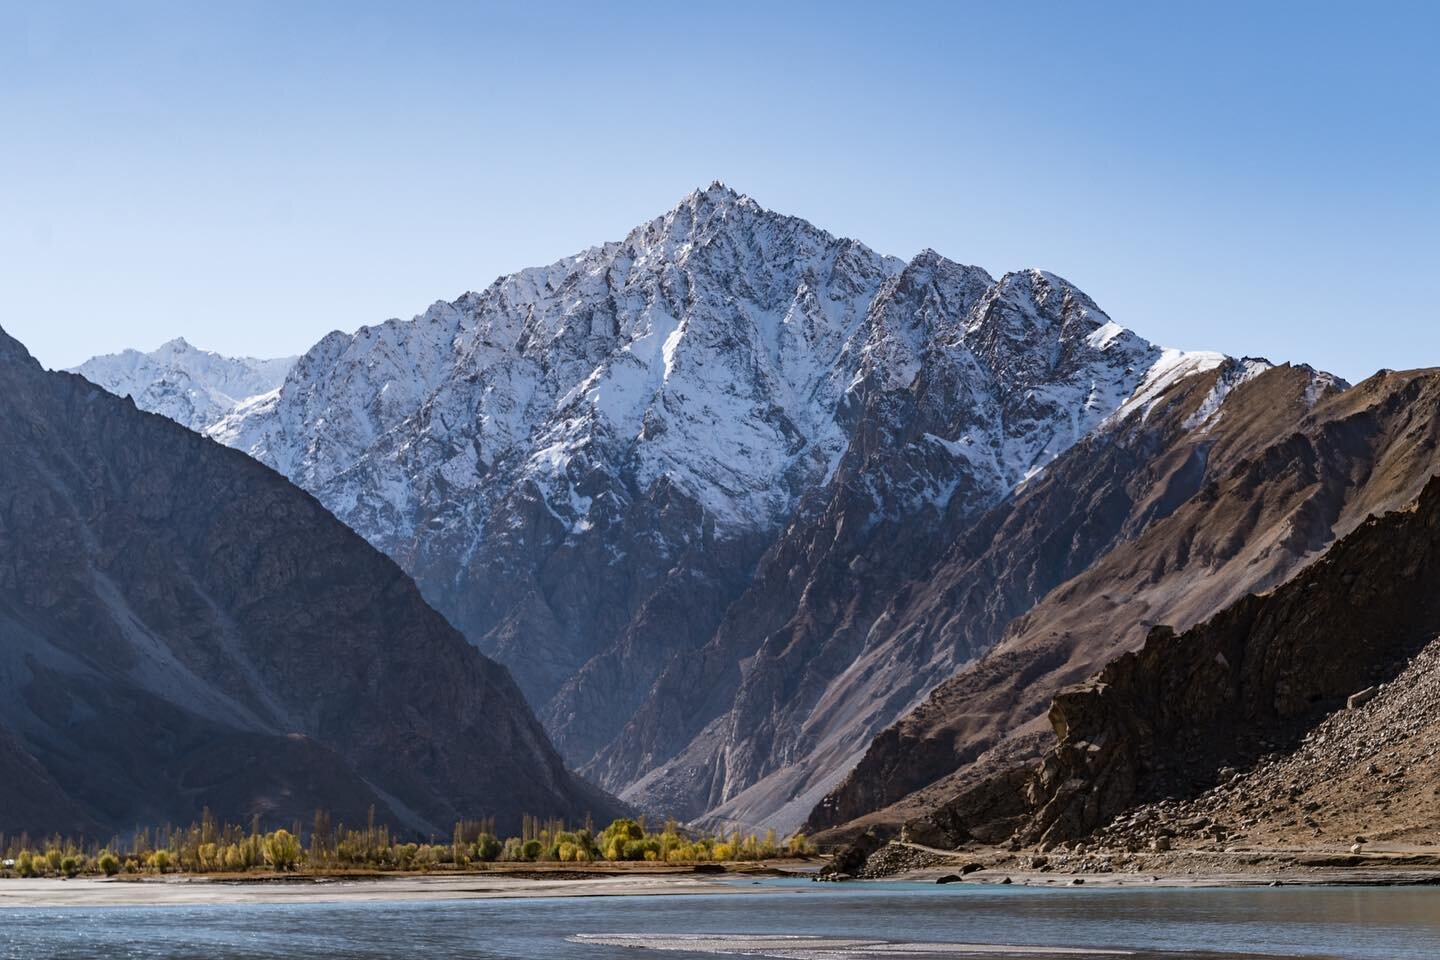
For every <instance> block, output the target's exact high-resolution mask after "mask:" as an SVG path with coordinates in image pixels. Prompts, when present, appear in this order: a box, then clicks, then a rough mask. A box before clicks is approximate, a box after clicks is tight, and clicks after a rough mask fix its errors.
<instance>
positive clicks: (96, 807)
mask: <svg viewBox="0 0 1440 960" xmlns="http://www.w3.org/2000/svg"><path fill="white" fill-rule="evenodd" d="M0 463H3V464H4V469H3V470H0V774H16V777H17V779H14V780H12V779H11V777H10V776H4V777H3V779H5V780H6V781H7V787H6V789H5V790H4V791H0V800H3V802H4V806H3V807H0V830H3V831H5V832H7V833H10V832H16V831H19V830H31V831H50V830H86V831H91V830H95V829H97V828H101V829H104V830H106V831H111V830H128V829H129V828H131V827H133V826H134V825H136V824H147V823H152V824H153V823H160V822H164V821H173V822H187V821H189V820H191V819H192V818H194V817H195V816H196V815H197V814H198V812H199V810H200V809H201V807H202V806H204V805H208V806H210V807H211V809H212V810H214V811H215V813H216V814H217V816H221V817H231V818H235V819H240V818H244V817H247V816H248V815H250V814H252V813H260V814H263V815H265V816H266V817H267V818H270V819H272V820H280V821H281V822H288V821H289V820H290V819H292V818H305V819H308V818H309V817H310V815H312V814H313V812H314V810H315V809H316V808H317V807H322V806H323V807H328V808H331V809H333V810H334V812H335V814H336V816H337V817H339V818H344V819H347V820H349V821H350V822H352V823H354V822H359V820H360V819H362V818H363V817H364V816H365V814H366V810H367V808H368V807H369V806H370V805H372V804H373V805H374V806H375V807H376V808H377V810H378V812H379V815H380V816H381V817H382V818H384V819H388V820H389V821H390V822H392V823H394V824H396V825H397V826H404V827H407V828H410V829H413V830H418V831H424V832H431V831H436V832H443V831H445V830H448V827H449V825H450V823H451V822H452V821H453V820H454V819H455V818H457V817H460V816H478V815H495V816H497V817H498V818H499V819H500V820H501V821H502V822H504V823H513V822H515V821H518V819H519V816H520V814H521V813H527V812H528V813H536V814H545V813H552V814H556V815H561V814H564V815H569V816H581V815H583V814H584V813H585V812H586V811H593V812H594V813H595V814H596V815H597V816H604V815H606V814H607V813H609V812H612V811H614V810H615V809H616V806H617V805H616V804H615V803H614V802H613V800H611V799H610V798H608V797H606V796H604V795H603V794H601V793H600V792H599V791H597V790H595V789H594V788H591V787H589V786H588V785H586V784H584V783H583V782H581V781H578V780H577V779H575V778H574V777H573V776H572V775H571V774H570V773H568V772H567V771H566V769H565V768H564V766H563V764H562V763H561V761H560V758H559V757H558V756H557V754H556V753H555V751H554V749H553V748H552V747H551V746H550V744H549V742H548V741H547V740H546V738H545V735H544V733H543V731H542V730H541V728H540V725H539V724H538V722H537V721H536V720H535V718H534V716H533V715H532V714H531V712H530V710H529V709H528V707H527V706H526V704H525V702H524V700H523V698H522V697H521V695H520V692H519V690H518V689H517V688H516V687H515V685H514V683H513V682H512V681H511V679H510V677H509V676H508V674H507V673H506V671H505V670H504V668H503V667H500V666H499V665H497V664H495V663H493V662H491V661H489V660H486V659H485V658H484V657H483V656H481V655H480V654H479V653H478V652H477V651H476V650H475V649H474V648H473V647H472V646H470V645H469V644H467V643H466V642H465V640H464V638H463V637H462V636H460V634H458V633H457V632H456V631H455V630H454V629H452V628H451V627H450V626H449V625H448V624H447V623H446V622H445V621H444V619H443V618H442V617H440V615H439V614H437V613H435V612H434V611H433V610H431V609H430V608H429V607H427V606H426V605H425V603H424V602H423V601H422V600H421V598H420V594H419V592H418V591H417V590H416V588H415V586H414V584H413V583H412V581H411V580H410V578H408V577H407V576H406V575H405V574H404V573H403V572H402V571H401V570H400V569H399V568H398V567H397V566H396V565H395V564H394V563H393V562H392V561H390V560H388V559H386V558H385V557H384V556H382V555H381V554H380V553H378V552H377V551H375V550H374V549H373V548H371V547H370V546H369V545H367V544H366V543H365V542H364V541H363V540H362V539H360V538H359V537H358V536H356V535H355V534H354V533H352V532H351V531H350V530H348V529H347V528H346V527H344V526H343V525H342V524H340V523H339V522H337V521H336V520H335V519H334V518H333V517H332V516H331V515H330V514H329V513H327V512H326V511H325V510H324V509H323V508H322V507H321V506H320V504H319V503H317V502H316V501H315V500H314V499H313V498H312V497H310V496H309V495H308V494H306V493H304V492H303V491H301V490H299V489H297V488H296V487H294V486H293V485H291V484H290V483H289V482H288V481H286V480H285V479H283V478H282V477H280V476H278V475H277V474H275V473H274V472H272V471H271V470H269V469H267V468H266V467H264V466H262V465H260V464H258V463H256V462H255V461H254V460H252V459H250V458H249V457H246V456H243V455H241V454H239V453H237V452H235V451H232V450H227V449H225V448H223V447H221V446H219V445H217V444H215V443H213V442H211V441H209V440H207V439H205V438H204V437H202V436H200V435H198V434H196V433H193V432H191V431H189V430H187V429H185V428H183V427H181V426H179V425H178V424H175V423H173V422H171V421H169V420H167V419H164V418H162V417H158V416H154V415H152V414H149V413H143V412H141V411H139V410H137V409H136V408H135V406H134V404H133V403H130V402H129V401H125V400H119V399H116V398H115V397H113V396H111V395H110V394H108V393H106V392H104V391H103V390H101V389H100V388H98V387H96V386H94V385H92V384H90V383H89V382H87V381H85V380H84V379H82V378H80V377H78V376H74V375H70V374H62V373H47V372H45V371H43V370H42V369H41V368H40V366H39V365H38V364H37V363H35V361H34V360H33V359H31V358H30V357H29V355H28V354H27V353H26V352H25V350H24V348H23V347H21V346H20V345H19V344H18V343H16V342H15V341H14V340H12V339H11V338H9V337H8V336H5V335H4V334H3V332H0ZM21 784H23V790H16V789H15V788H16V786H18V785H21Z"/></svg>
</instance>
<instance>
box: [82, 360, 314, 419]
mask: <svg viewBox="0 0 1440 960" xmlns="http://www.w3.org/2000/svg"><path fill="white" fill-rule="evenodd" d="M295 359H296V358H295V357H281V358H279V359H275V360H257V359H256V358H254V357H223V356H221V355H220V354H218V353H213V352H211V351H209V350H199V349H196V348H195V347H192V346H191V345H190V344H189V343H187V342H186V341H185V339H184V338H183V337H181V338H177V339H174V340H171V341H170V342H169V343H165V344H162V345H161V346H160V347H158V348H156V349H155V350H152V351H150V352H149V353H141V352H140V351H138V350H126V351H123V352H122V353H113V354H106V355H105V356H99V357H91V358H90V359H89V360H87V361H85V362H84V363H83V364H81V365H80V366H78V367H76V368H75V369H74V370H72V371H71V372H72V373H78V374H80V375H81V376H82V377H84V378H85V379H86V380H89V381H90V382H91V383H94V384H98V385H99V386H102V387H104V388H105V389H106V390H109V391H110V392H111V393H113V394H115V395H116V396H117V397H132V398H133V399H134V400H135V405H136V406H137V407H139V408H140V409H141V410H148V411H150V412H151V413H158V414H161V415H162V416H166V417H169V418H170V419H171V420H174V421H175V422H176V423H182V424H184V425H185V426H187V427H189V428H190V429H191V430H202V431H203V430H205V429H207V428H209V427H210V426H212V425H214V424H215V423H217V422H218V421H219V420H220V419H221V418H223V417H225V416H226V415H227V414H229V413H230V412H231V411H233V410H234V409H235V408H236V407H238V406H240V405H241V404H242V403H244V402H245V401H247V400H248V399H250V398H252V397H255V396H257V395H259V394H264V393H269V392H270V391H272V390H275V389H277V388H278V387H279V386H280V384H281V382H282V381H283V380H284V379H285V374H286V373H287V372H288V371H289V370H290V367H291V366H293V365H294V363H295Z"/></svg>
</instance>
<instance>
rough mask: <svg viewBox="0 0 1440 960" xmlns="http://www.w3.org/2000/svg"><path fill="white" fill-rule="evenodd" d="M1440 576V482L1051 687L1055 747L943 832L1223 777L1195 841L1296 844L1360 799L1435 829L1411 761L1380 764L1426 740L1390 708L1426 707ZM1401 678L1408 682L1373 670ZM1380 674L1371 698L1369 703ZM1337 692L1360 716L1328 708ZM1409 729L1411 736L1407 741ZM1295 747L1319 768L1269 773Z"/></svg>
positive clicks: (1107, 803) (1186, 791) (1039, 829)
mask: <svg viewBox="0 0 1440 960" xmlns="http://www.w3.org/2000/svg"><path fill="white" fill-rule="evenodd" d="M1437 579H1440V480H1436V481H1432V482H1431V483H1430V484H1429V485H1428V486H1427V487H1426V488H1425V490H1424V491H1423V493H1422V494H1421V496H1420V497H1419V499H1418V501H1417V502H1416V503H1415V504H1414V505H1413V506H1411V507H1410V508H1407V509H1404V510H1401V511H1397V512H1394V513H1391V514H1388V515H1386V516H1384V517H1382V518H1377V519H1372V520H1369V521H1368V522H1366V523H1364V524H1362V525H1361V526H1360V527H1359V528H1357V529H1356V530H1355V531H1354V532H1352V533H1351V534H1350V535H1349V536H1347V537H1346V538H1345V539H1344V540H1342V541H1341V542H1340V543H1338V544H1337V545H1336V546H1335V547H1334V548H1333V549H1332V550H1330V551H1329V552H1328V553H1327V554H1326V556H1325V557H1324V558H1323V559H1321V560H1319V561H1317V562H1316V563H1315V564H1313V565H1312V566H1311V567H1310V568H1309V569H1307V570H1306V571H1304V572H1303V573H1302V574H1300V575H1299V576H1298V577H1296V578H1295V579H1294V580H1293V581H1291V582H1289V583H1287V584H1285V585H1284V586H1282V587H1280V588H1279V589H1277V590H1275V591H1274V592H1273V593H1271V594H1268V595H1264V596H1251V597H1247V598H1245V599H1243V600H1241V601H1240V602H1238V603H1236V604H1234V605H1233V606H1231V607H1229V608H1227V609H1226V610H1225V611H1223V612H1222V613H1220V614H1219V615H1217V616H1216V617H1214V618H1213V619H1211V620H1208V621H1206V622H1205V623H1203V624H1201V625H1199V626H1197V627H1195V628H1194V629H1192V630H1190V631H1188V632H1187V633H1185V634H1183V635H1177V634H1176V633H1175V632H1174V631H1172V630H1169V629H1168V628H1157V629H1156V630H1155V631H1153V632H1152V633H1151V635H1150V637H1149V638H1148V640H1147V641H1146V643H1145V645H1144V647H1143V648H1142V649H1140V650H1139V651H1137V652H1132V653H1127V654H1125V655H1124V656H1122V657H1120V658H1119V659H1117V660H1116V661H1114V662H1113V663H1111V664H1110V665H1109V666H1107V667H1106V668H1105V669H1104V670H1103V671H1102V672H1101V673H1100V674H1099V675H1098V676H1097V677H1096V678H1094V679H1093V680H1092V681H1090V682H1087V683H1085V684H1082V685H1078V686H1075V687H1072V688H1069V689H1067V690H1065V691H1063V692H1062V693H1061V694H1060V695H1059V696H1057V697H1056V698H1055V702H1054V704H1053V706H1052V707H1051V711H1050V719H1051V723H1052V725H1053V728H1054V731H1055V735H1056V739H1057V742H1056V743H1055V745H1054V748H1053V749H1052V750H1050V751H1049V752H1048V753H1047V754H1046V755H1045V757H1044V760H1043V761H1042V762H1041V763H1040V764H1039V765H1038V766H1036V767H1035V768H1033V769H1032V770H1031V771H1030V772H1029V775H1028V777H1026V778H1025V779H1024V780H1023V781H1022V782H1021V783H1020V784H1019V786H1018V789H1014V788H1013V781H1011V782H1010V784H1007V785H1005V786H1002V785H999V784H994V783H988V784H982V785H981V786H980V787H977V788H976V789H975V790H974V791H971V792H970V793H969V794H968V795H962V796H961V797H959V798H957V799H956V800H955V801H954V802H953V803H952V804H951V805H950V806H949V808H948V809H947V811H946V814H947V819H946V825H947V826H948V828H949V829H950V831H951V832H952V833H953V834H961V833H964V834H969V835H975V836H981V835H983V836H987V837H998V836H1005V835H1010V834H1013V835H1015V836H1016V838H1017V839H1019V840H1020V841H1021V842H1038V843H1053V842H1057V841H1062V840H1071V839H1076V838H1081V837H1086V836H1088V835H1090V834H1091V833H1092V832H1093V831H1095V830H1096V829H1097V828H1101V827H1105V826H1106V825H1108V824H1111V823H1112V821H1114V820H1115V818H1116V817H1117V816H1118V815H1120V814H1122V813H1124V812H1125V811H1127V810H1130V809H1132V808H1133V807H1135V806H1136V805H1137V804H1140V803H1142V802H1146V801H1156V800H1159V799H1161V798H1167V797H1169V798H1185V797H1193V796H1195V795H1196V794H1199V793H1201V792H1202V791H1205V790H1206V788H1207V787H1211V786H1212V785H1214V784H1215V783H1216V781H1217V779H1220V778H1221V777H1222V776H1223V777H1224V780H1225V783H1224V785H1223V787H1221V788H1219V789H1212V790H1209V792H1208V793H1205V795H1204V796H1202V797H1200V799H1199V800H1198V801H1196V803H1195V804H1194V806H1195V807H1198V808H1201V809H1207V808H1208V809H1209V810H1211V812H1212V813H1222V812H1224V813H1229V814H1230V816H1226V817H1225V818H1224V819H1223V820H1222V821H1216V820H1214V819H1213V818H1211V817H1206V818H1205V822H1204V823H1203V829H1204V831H1205V833H1206V834H1207V836H1206V838H1205V840H1207V841H1209V842H1213V841H1214V840H1215V839H1216V838H1217V837H1218V838H1222V839H1226V838H1228V839H1230V840H1235V839H1239V838H1241V837H1242V836H1243V837H1246V838H1248V834H1249V833H1250V832H1254V833H1256V834H1258V835H1260V836H1264V835H1265V834H1266V833H1269V832H1272V831H1276V830H1277V829H1278V830H1282V831H1283V830H1284V829H1285V828H1286V827H1289V828H1291V829H1290V830H1289V831H1288V836H1289V838H1290V839H1292V840H1295V839H1299V840H1300V841H1301V842H1305V841H1306V840H1307V839H1319V838H1320V837H1321V836H1322V835H1323V834H1324V832H1325V831H1326V829H1327V827H1328V829H1329V830H1331V831H1334V830H1336V829H1337V828H1338V829H1344V830H1346V831H1347V832H1348V831H1349V830H1351V829H1353V828H1354V826H1355V824H1356V823H1357V822H1358V821H1357V818H1356V817H1354V816H1353V811H1354V810H1355V809H1364V810H1365V811H1366V816H1365V817H1364V821H1365V823H1366V829H1365V831H1364V832H1365V834H1367V835H1368V834H1370V833H1376V834H1379V835H1384V834H1386V833H1389V832H1391V829H1392V828H1391V826H1390V824H1391V822H1392V818H1393V822H1394V824H1395V827H1394V831H1395V832H1396V833H1397V834H1398V835H1400V836H1405V835H1407V834H1413V833H1414V832H1416V831H1434V830H1435V829H1436V828H1437V827H1440V818H1437V816H1436V813H1435V806H1434V797H1433V793H1428V794H1427V793H1425V792H1424V790H1425V787H1426V786H1427V785H1428V784H1429V783H1431V782H1433V777H1430V776H1427V775H1425V774H1424V773H1423V772H1422V773H1421V774H1420V775H1419V776H1418V777H1417V778H1415V779H1411V780H1409V781H1408V782H1407V773H1408V771H1407V770H1406V769H1404V768H1400V767H1397V766H1396V765H1395V763H1394V760H1395V758H1396V757H1398V756H1399V755H1400V754H1401V753H1402V752H1404V753H1410V754H1415V755H1417V756H1418V758H1419V759H1420V761H1421V763H1422V764H1423V763H1424V762H1425V761H1426V760H1427V759H1428V756H1429V755H1430V754H1433V752H1434V748H1433V745H1432V746H1430V747H1426V746H1425V745H1424V744H1425V734H1426V733H1427V731H1428V730H1429V726H1430V725H1429V724H1428V722H1427V721H1425V719H1424V717H1423V715H1416V714H1412V713H1409V712H1408V711H1404V710H1401V709H1397V708H1398V707H1400V706H1401V705H1402V704H1407V703H1408V704H1409V705H1411V706H1416V707H1420V708H1422V709H1424V708H1428V707H1432V706H1433V705H1434V704H1433V700H1434V697H1433V691H1432V690H1430V689H1429V688H1430V687H1431V686H1433V685H1432V684H1429V683H1428V679H1427V678H1426V677H1425V676H1423V674H1422V672H1421V670H1420V669H1418V668H1421V667H1423V665H1424V664H1425V663H1427V662H1433V656H1431V655H1430V654H1429V653H1428V652H1427V651H1428V650H1429V647H1430V645H1431V644H1433V642H1434V640H1435V638H1436V636H1437V635H1440V600H1437V598H1440V594H1437V593H1436V591H1435V589H1434V585H1435V583H1436V581H1437ZM1417 655H1418V656H1419V659H1418V661H1417V662H1415V663H1412V662H1411V658H1413V657H1416V656H1417ZM1397 677H1408V678H1410V679H1411V680H1412V681H1414V682H1415V683H1416V684H1417V685H1418V687H1413V688H1412V687H1408V685H1407V686H1402V685H1401V684H1400V683H1399V682H1398V681H1397V682H1396V683H1387V681H1395V680H1396V678H1397ZM1376 683H1381V684H1384V687H1383V691H1384V696H1383V698H1376V700H1375V701H1374V702H1373V703H1371V704H1367V703H1366V702H1365V698H1366V697H1369V696H1372V695H1373V694H1374V692H1375V691H1374V689H1373V685H1374V684H1376ZM1356 695H1358V696H1356ZM1351 697H1354V698H1355V699H1354V700H1352V701H1351V702H1352V703H1354V704H1355V705H1356V706H1359V707H1361V708H1362V709H1364V710H1365V711H1366V713H1367V714H1368V715H1367V716H1365V717H1363V718H1360V717H1357V718H1353V719H1352V718H1350V717H1346V716H1343V715H1336V714H1335V713H1334V712H1335V711H1337V710H1338V709H1343V708H1344V707H1345V705H1346V703H1347V698H1351ZM1327 715H1329V718H1328V720H1327V719H1326V718H1327ZM1307 734H1308V737H1307ZM1416 737H1418V738H1420V742H1419V743H1418V744H1411V743H1409V742H1408V741H1410V740H1411V738H1416ZM1307 740H1308V742H1307ZM1429 740H1430V742H1431V743H1432V744H1433V736H1432V737H1430V738H1429ZM1416 746H1418V747H1420V749H1419V750H1418V753H1417V751H1416V750H1415V749H1414V747H1416ZM1387 748H1388V749H1387ZM1297 750H1298V753H1299V755H1300V756H1301V757H1303V756H1307V755H1308V756H1310V757H1311V758H1313V759H1314V760H1315V762H1316V763H1317V765H1318V768H1311V769H1309V770H1307V771H1300V770H1298V769H1296V770H1295V771H1294V772H1295V774H1296V776H1295V779H1293V780H1290V779H1289V778H1287V779H1286V780H1285V781H1284V782H1276V781H1275V779H1274V774H1275V773H1276V772H1277V770H1278V769H1283V768H1285V767H1286V766H1287V765H1288V766H1294V764H1293V763H1287V761H1286V760H1285V759H1283V756H1284V755H1285V754H1289V753H1292V752H1296V751H1297ZM1347 750H1348V751H1349V752H1348V753H1347V752H1346V751H1347ZM1362 751H1364V752H1368V753H1369V754H1370V757H1368V758H1367V757H1365V756H1362ZM1381 751H1385V752H1386V756H1385V757H1383V758H1382V757H1380V756H1379V754H1380V753H1381ZM1295 759H1299V757H1297V758H1295ZM1376 759H1383V760H1385V762H1386V763H1387V766H1388V767H1389V769H1388V770H1385V769H1382V768H1381V767H1380V766H1379V765H1378V764H1375V762H1374V761H1375V760H1376ZM1361 762H1364V763H1365V764H1366V766H1365V768H1364V770H1363V775H1356V774H1360V773H1362V771H1359V770H1355V769H1354V767H1355V766H1356V765H1358V764H1359V763H1361ZM1325 766H1329V767H1330V772H1331V773H1333V774H1334V775H1336V776H1339V777H1344V778H1345V781H1346V783H1345V786H1346V787H1347V792H1346V794H1345V795H1344V796H1343V797H1341V798H1339V800H1340V801H1341V802H1340V803H1337V804H1335V806H1336V807H1338V808H1339V809H1333V808H1332V810H1331V812H1330V813H1329V814H1328V817H1327V820H1328V822H1322V821H1321V820H1320V819H1318V815H1319V814H1320V813H1321V811H1324V810H1326V805H1325V803H1323V802H1322V801H1321V800H1320V799H1309V798H1307V794H1310V793H1315V794H1316V795H1317V796H1329V797H1330V798H1331V800H1332V802H1333V801H1335V799H1336V798H1335V797H1334V796H1333V790H1332V789H1331V788H1333V787H1334V786H1335V785H1334V784H1322V782H1321V777H1320V776H1318V775H1319V774H1320V773H1321V771H1322V770H1324V768H1325ZM1372 766H1373V769H1372ZM1236 768H1239V770H1240V771H1242V772H1240V773H1238V774H1237V773H1236ZM1347 774H1348V776H1347ZM1247 791H1249V797H1248V803H1247V802H1245V799H1244V794H1245V793H1246V792H1247ZM1350 791H1353V792H1350ZM981 792H985V793H988V794H989V796H988V797H987V802H986V803H985V804H984V805H983V806H980V805H976V804H974V803H972V802H970V801H971V800H972V799H973V798H974V797H975V796H976V795H977V794H979V793H981ZM1231 794H1240V795H1241V796H1240V797H1233V799H1236V800H1241V803H1240V804H1238V805H1237V806H1239V807H1240V809H1239V810H1236V809H1235V808H1231V807H1230V806H1229V804H1223V805H1222V804H1221V803H1219V801H1221V800H1222V798H1227V797H1229V795H1231ZM1000 798H1008V803H1007V802H1005V800H1002V799H1000ZM1173 806H1174V805H1173V803H1172V804H1167V807H1173ZM1182 809H1183V808H1182ZM1345 810H1350V811H1352V815H1351V816H1350V818H1349V819H1348V820H1346V819H1344V811H1345ZM1235 813H1240V814H1241V816H1240V817H1235V816H1234V814H1235ZM1138 814H1139V815H1138V816H1130V817H1127V818H1126V819H1125V820H1124V821H1123V822H1122V823H1117V824H1116V825H1115V827H1114V828H1113V829H1112V830H1111V831H1110V833H1111V835H1115V836H1119V835H1123V834H1125V833H1126V832H1127V831H1133V830H1134V828H1136V827H1138V826H1142V825H1147V824H1149V823H1150V822H1151V821H1152V820H1153V819H1154V818H1155V816H1156V810H1155V809H1151V810H1149V811H1148V812H1147V811H1144V810H1142V811H1138ZM1227 821H1228V822H1227ZM1192 825H1201V824H1200V823H1199V821H1197V822H1196V824H1192ZM1297 826H1298V827H1302V829H1301V830H1295V829H1293V828H1295V827H1297ZM1367 838H1368V837H1367ZM1189 839H1190V842H1194V841H1195V840H1197V839H1200V838H1198V837H1192V838H1189ZM1332 842H1333V841H1332ZM1347 842H1348V838H1347Z"/></svg>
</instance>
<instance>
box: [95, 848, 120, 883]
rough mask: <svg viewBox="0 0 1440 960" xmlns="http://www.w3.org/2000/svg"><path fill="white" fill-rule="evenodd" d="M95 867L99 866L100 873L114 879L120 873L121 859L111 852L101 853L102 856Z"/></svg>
mask: <svg viewBox="0 0 1440 960" xmlns="http://www.w3.org/2000/svg"><path fill="white" fill-rule="evenodd" d="M95 865H96V866H98V867H99V868H100V872H101V873H103V874H105V876H107V877H113V876H115V874H117V873H119V872H120V858H119V857H117V856H115V854H113V853H111V852H110V851H109V850H102V851H100V856H99V857H98V858H97V859H96V861H95Z"/></svg>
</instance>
